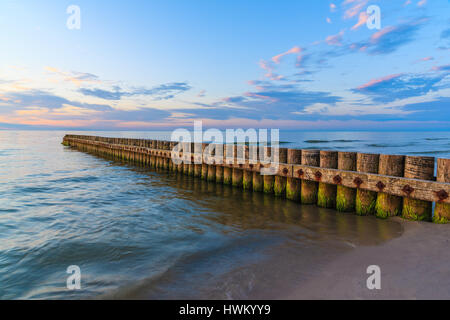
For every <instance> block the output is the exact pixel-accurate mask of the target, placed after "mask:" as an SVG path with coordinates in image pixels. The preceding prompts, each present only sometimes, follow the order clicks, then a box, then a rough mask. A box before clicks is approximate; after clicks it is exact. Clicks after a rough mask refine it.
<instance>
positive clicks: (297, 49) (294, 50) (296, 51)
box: [272, 47, 302, 64]
mask: <svg viewBox="0 0 450 320" xmlns="http://www.w3.org/2000/svg"><path fill="white" fill-rule="evenodd" d="M301 52H302V48H300V47H293V48H292V49H289V50H288V51H286V52H283V53H280V54H279V55H276V56H274V57H273V58H272V61H273V62H274V63H276V64H279V63H280V61H281V58H283V57H284V56H286V55H290V54H300V53H301Z"/></svg>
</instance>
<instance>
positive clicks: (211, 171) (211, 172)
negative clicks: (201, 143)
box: [208, 144, 219, 182]
mask: <svg viewBox="0 0 450 320" xmlns="http://www.w3.org/2000/svg"><path fill="white" fill-rule="evenodd" d="M210 147H211V148H213V149H212V150H210V151H209V153H208V159H209V161H208V162H209V163H208V181H211V182H214V181H216V165H215V162H216V159H215V156H216V148H218V147H219V145H218V144H210Z"/></svg>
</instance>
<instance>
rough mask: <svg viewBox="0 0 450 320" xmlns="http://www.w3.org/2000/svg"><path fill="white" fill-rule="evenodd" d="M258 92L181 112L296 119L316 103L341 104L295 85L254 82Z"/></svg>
mask: <svg viewBox="0 0 450 320" xmlns="http://www.w3.org/2000/svg"><path fill="white" fill-rule="evenodd" d="M252 84H254V85H255V88H254V89H255V90H251V91H248V92H245V93H243V94H242V95H240V96H233V97H228V98H224V99H222V100H221V101H219V102H216V103H213V104H211V105H206V104H201V105H200V104H197V106H198V107H197V108H192V109H190V108H188V109H180V110H177V111H180V112H187V113H191V114H193V115H194V116H193V117H200V118H209V119H231V118H247V119H257V120H261V119H292V118H295V117H297V118H299V117H301V116H299V115H295V114H294V112H298V111H302V110H303V109H304V108H305V107H307V106H309V105H312V104H315V103H326V104H334V103H336V102H338V101H341V98H340V97H338V96H334V95H331V94H330V93H329V92H322V91H308V90H304V89H302V88H299V87H298V86H297V85H294V84H282V85H275V84H272V83H270V82H268V81H253V82H252Z"/></svg>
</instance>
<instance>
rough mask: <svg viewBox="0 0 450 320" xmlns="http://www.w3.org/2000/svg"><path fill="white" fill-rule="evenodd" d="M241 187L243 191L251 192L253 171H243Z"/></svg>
mask: <svg viewBox="0 0 450 320" xmlns="http://www.w3.org/2000/svg"><path fill="white" fill-rule="evenodd" d="M242 187H243V188H244V190H253V171H250V170H244V176H243V178H242Z"/></svg>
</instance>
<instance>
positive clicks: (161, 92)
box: [78, 82, 191, 101]
mask: <svg viewBox="0 0 450 320" xmlns="http://www.w3.org/2000/svg"><path fill="white" fill-rule="evenodd" d="M190 89H191V86H190V85H189V84H187V83H186V82H172V83H167V84H162V85H159V86H156V87H154V88H151V89H146V88H135V89H132V90H128V91H125V90H123V89H121V88H120V87H119V86H115V87H113V90H104V89H88V88H81V89H80V90H78V91H79V92H80V93H82V94H84V95H85V96H92V97H96V98H101V99H105V100H121V99H122V97H132V96H141V95H142V96H151V97H152V98H153V100H156V101H157V100H168V99H172V98H174V97H175V96H176V95H178V94H180V93H183V92H185V91H188V90H190Z"/></svg>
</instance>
